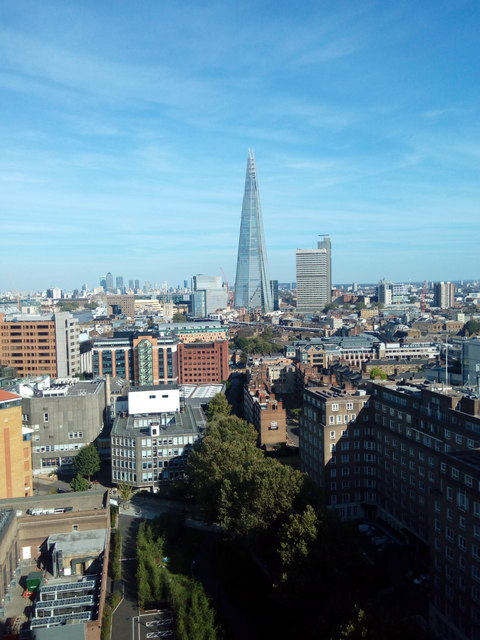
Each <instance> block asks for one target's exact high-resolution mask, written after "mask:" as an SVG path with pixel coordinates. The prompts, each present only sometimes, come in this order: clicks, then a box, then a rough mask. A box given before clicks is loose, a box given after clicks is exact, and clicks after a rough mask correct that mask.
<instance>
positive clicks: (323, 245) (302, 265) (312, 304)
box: [296, 236, 332, 313]
mask: <svg viewBox="0 0 480 640" xmlns="http://www.w3.org/2000/svg"><path fill="white" fill-rule="evenodd" d="M331 260H332V251H331V244H330V238H329V237H328V236H325V237H324V238H323V240H320V241H319V242H318V244H317V249H297V251H296V268H297V311H299V312H300V313H316V312H318V311H320V310H321V309H323V307H324V306H325V305H327V304H329V303H330V302H331V300H332V268H331Z"/></svg>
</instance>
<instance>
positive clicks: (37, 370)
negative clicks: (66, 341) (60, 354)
mask: <svg viewBox="0 0 480 640" xmlns="http://www.w3.org/2000/svg"><path fill="white" fill-rule="evenodd" d="M0 363H1V364H5V365H7V366H9V367H13V368H14V369H16V370H17V374H18V376H19V377H24V376H29V375H37V374H45V375H50V376H53V377H56V375H57V352H56V339H55V321H54V320H49V319H45V320H42V321H38V320H32V321H31V322H20V321H19V322H15V321H12V322H11V321H8V322H7V321H5V316H4V314H3V313H0Z"/></svg>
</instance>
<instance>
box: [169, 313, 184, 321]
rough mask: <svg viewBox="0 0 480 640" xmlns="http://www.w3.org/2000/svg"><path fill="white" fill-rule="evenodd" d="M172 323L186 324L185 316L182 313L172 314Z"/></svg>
mask: <svg viewBox="0 0 480 640" xmlns="http://www.w3.org/2000/svg"><path fill="white" fill-rule="evenodd" d="M172 321H173V322H186V321H187V316H186V315H185V314H184V313H179V312H177V313H174V314H173V318H172Z"/></svg>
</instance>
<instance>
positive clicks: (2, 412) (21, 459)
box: [0, 389, 32, 499]
mask: <svg viewBox="0 0 480 640" xmlns="http://www.w3.org/2000/svg"><path fill="white" fill-rule="evenodd" d="M21 401H22V398H21V396H19V395H17V394H15V393H10V392H8V391H4V390H3V389H0V469H1V472H0V499H3V498H19V497H22V496H31V495H32V462H31V459H32V454H31V443H30V438H29V436H28V435H27V434H26V435H24V434H23V429H22V406H21Z"/></svg>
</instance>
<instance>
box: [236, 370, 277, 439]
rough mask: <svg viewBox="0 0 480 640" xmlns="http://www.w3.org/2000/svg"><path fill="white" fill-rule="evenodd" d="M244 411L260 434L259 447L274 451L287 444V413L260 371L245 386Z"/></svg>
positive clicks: (252, 375) (251, 375)
mask: <svg viewBox="0 0 480 640" xmlns="http://www.w3.org/2000/svg"><path fill="white" fill-rule="evenodd" d="M243 409H244V414H245V420H246V421H247V422H249V423H250V424H252V425H253V426H254V428H255V430H256V431H257V433H258V446H260V447H263V448H265V449H273V448H275V447H276V446H278V445H281V444H285V443H286V442H287V413H286V411H285V409H284V407H283V403H282V401H281V400H278V399H277V398H276V396H275V394H274V393H273V390H272V387H271V385H270V384H269V383H268V382H267V380H266V379H265V377H264V375H263V371H261V370H260V369H255V370H254V371H253V372H252V373H251V374H250V376H249V380H248V382H247V384H245V386H244V395H243Z"/></svg>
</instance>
